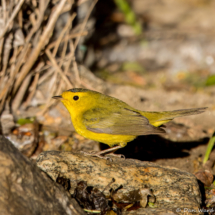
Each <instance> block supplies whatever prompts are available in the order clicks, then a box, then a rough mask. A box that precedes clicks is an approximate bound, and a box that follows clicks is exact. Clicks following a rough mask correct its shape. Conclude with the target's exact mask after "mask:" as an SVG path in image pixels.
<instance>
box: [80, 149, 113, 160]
mask: <svg viewBox="0 0 215 215" xmlns="http://www.w3.org/2000/svg"><path fill="white" fill-rule="evenodd" d="M81 152H82V153H83V154H84V155H86V156H92V157H98V158H101V159H105V160H109V161H113V160H112V159H111V158H110V157H105V156H104V155H101V153H100V152H94V151H93V152H84V151H81Z"/></svg>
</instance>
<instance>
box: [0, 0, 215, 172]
mask: <svg viewBox="0 0 215 215" xmlns="http://www.w3.org/2000/svg"><path fill="white" fill-rule="evenodd" d="M214 8H215V2H214V1H212V0H186V1H185V0H174V1H171V0H150V1H148V0H105V1H102V0H74V1H73V0H61V1H58V0H44V1H36V0H1V5H0V15H1V16H0V25H1V28H0V53H1V55H0V56H1V58H0V63H1V65H0V66H1V72H0V114H1V132H2V133H3V134H4V135H5V136H6V137H7V138H8V139H10V140H11V141H12V142H13V143H14V145H15V146H16V147H18V148H19V149H20V151H21V152H22V153H23V154H25V155H26V156H28V157H30V158H31V159H36V158H37V156H38V154H39V153H41V152H42V151H46V150H62V151H75V150H85V151H98V150H100V149H104V148H105V147H106V146H104V145H103V144H99V143H96V142H93V141H91V140H87V139H85V138H83V137H81V136H79V135H78V134H77V133H75V131H74V128H73V126H72V123H71V120H70V116H69V114H68V112H67V110H66V109H65V108H64V107H63V105H62V104H60V103H58V102H57V101H56V100H53V99H52V96H54V95H60V94H61V93H62V92H63V91H65V90H68V89H71V88H74V87H82V88H88V89H91V90H96V91H99V92H102V93H105V94H108V95H111V96H113V97H116V98H119V99H121V100H123V101H125V102H126V103H128V104H129V105H131V106H133V107H135V108H137V109H140V110H147V111H161V110H162V111H164V110H174V109H184V108H194V107H208V109H207V112H205V113H204V114H201V115H196V116H190V117H184V118H177V119H175V120H174V121H173V122H170V123H168V124H167V125H166V131H167V133H166V134H164V135H162V136H153V135H151V136H147V137H146V136H144V137H139V138H137V139H136V140H135V141H133V142H132V143H130V144H128V146H127V147H126V148H125V149H123V150H119V153H123V154H125V155H126V157H130V158H137V159H140V160H150V161H154V162H157V163H159V164H163V165H172V166H175V167H178V168H181V169H184V170H187V171H189V172H192V173H194V172H195V171H198V170H199V169H200V168H201V167H202V164H203V157H204V154H205V152H206V148H207V143H208V141H209V139H210V138H211V136H212V135H213V132H214V128H215V120H214V119H215V102H214V97H215V62H214V60H215V40H214V38H215V37H214V36H215V30H214V29H215V16H214Z"/></svg>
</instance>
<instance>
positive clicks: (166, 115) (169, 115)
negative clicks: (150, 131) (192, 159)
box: [142, 107, 207, 124]
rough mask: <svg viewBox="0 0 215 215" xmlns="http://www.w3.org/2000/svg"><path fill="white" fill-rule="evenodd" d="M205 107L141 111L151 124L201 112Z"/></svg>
mask: <svg viewBox="0 0 215 215" xmlns="http://www.w3.org/2000/svg"><path fill="white" fill-rule="evenodd" d="M205 109H207V107H203V108H191V109H181V110H173V111H163V112H143V113H142V114H143V115H144V116H145V117H146V118H148V119H149V122H150V123H151V124H153V123H155V122H161V121H163V122H164V123H166V122H168V121H170V120H172V119H174V118H176V117H182V116H189V115H194V114H200V113H203V112H205ZM162 124H163V123H162Z"/></svg>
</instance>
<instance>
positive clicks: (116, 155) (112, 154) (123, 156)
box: [106, 152, 125, 159]
mask: <svg viewBox="0 0 215 215" xmlns="http://www.w3.org/2000/svg"><path fill="white" fill-rule="evenodd" d="M109 155H110V156H114V157H118V158H123V159H125V155H123V154H114V153H113V152H112V153H109V154H107V155H106V157H107V156H109Z"/></svg>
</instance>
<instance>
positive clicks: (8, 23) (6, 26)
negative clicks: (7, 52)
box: [0, 0, 25, 39]
mask: <svg viewBox="0 0 215 215" xmlns="http://www.w3.org/2000/svg"><path fill="white" fill-rule="evenodd" d="M24 1H25V0H20V1H19V2H18V4H17V5H16V7H15V8H14V10H13V13H12V15H11V16H10V18H9V20H8V21H7V24H6V25H5V27H4V29H3V31H2V33H1V34H0V39H2V38H3V37H4V35H5V33H6V32H7V30H8V28H9V27H10V25H11V23H12V22H13V20H14V18H15V17H16V15H17V14H18V12H19V10H20V8H21V7H22V4H23V3H24Z"/></svg>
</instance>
